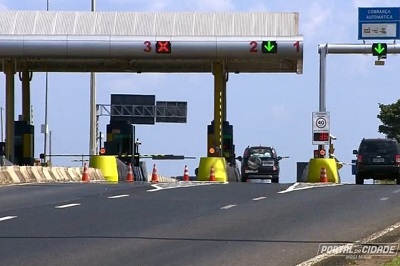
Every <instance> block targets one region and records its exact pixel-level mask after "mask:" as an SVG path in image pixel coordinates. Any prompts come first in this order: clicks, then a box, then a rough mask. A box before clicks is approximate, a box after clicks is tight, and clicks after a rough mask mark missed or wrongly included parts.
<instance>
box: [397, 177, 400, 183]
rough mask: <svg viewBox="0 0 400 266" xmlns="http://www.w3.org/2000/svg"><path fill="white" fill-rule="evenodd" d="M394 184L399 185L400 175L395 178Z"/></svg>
mask: <svg viewBox="0 0 400 266" xmlns="http://www.w3.org/2000/svg"><path fill="white" fill-rule="evenodd" d="M396 185H400V176H398V177H397V178H396Z"/></svg>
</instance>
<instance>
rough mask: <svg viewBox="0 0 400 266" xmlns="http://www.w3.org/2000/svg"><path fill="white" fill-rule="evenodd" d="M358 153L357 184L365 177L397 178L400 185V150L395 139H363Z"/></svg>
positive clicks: (355, 152) (379, 178)
mask: <svg viewBox="0 0 400 266" xmlns="http://www.w3.org/2000/svg"><path fill="white" fill-rule="evenodd" d="M353 154H356V155H357V161H356V184H359V185H362V184H364V179H374V180H383V179H395V180H396V184H397V185H400V150H399V144H398V143H397V141H396V140H395V139H380V138H375V139H366V138H364V139H362V140H361V143H360V147H359V148H358V150H353Z"/></svg>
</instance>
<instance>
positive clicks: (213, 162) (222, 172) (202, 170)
mask: <svg viewBox="0 0 400 266" xmlns="http://www.w3.org/2000/svg"><path fill="white" fill-rule="evenodd" d="M211 166H213V167H214V174H215V181H217V182H228V173H227V170H226V160H225V158H220V157H202V158H200V163H199V172H198V174H197V181H210V170H211Z"/></svg>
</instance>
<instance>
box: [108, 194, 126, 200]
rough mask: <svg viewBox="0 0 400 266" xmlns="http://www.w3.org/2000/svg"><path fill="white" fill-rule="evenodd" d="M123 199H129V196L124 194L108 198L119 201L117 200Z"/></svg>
mask: <svg viewBox="0 0 400 266" xmlns="http://www.w3.org/2000/svg"><path fill="white" fill-rule="evenodd" d="M124 197H129V195H126V194H124V195H115V196H111V197H108V198H109V199H119V198H124Z"/></svg>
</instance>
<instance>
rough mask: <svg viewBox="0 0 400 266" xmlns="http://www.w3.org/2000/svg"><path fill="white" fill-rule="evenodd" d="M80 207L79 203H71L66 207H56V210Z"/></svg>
mask: <svg viewBox="0 0 400 266" xmlns="http://www.w3.org/2000/svg"><path fill="white" fill-rule="evenodd" d="M79 205H81V204H80V203H71V204H66V205H60V206H56V207H55V208H56V209H64V208H69V207H75V206H79Z"/></svg>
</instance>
